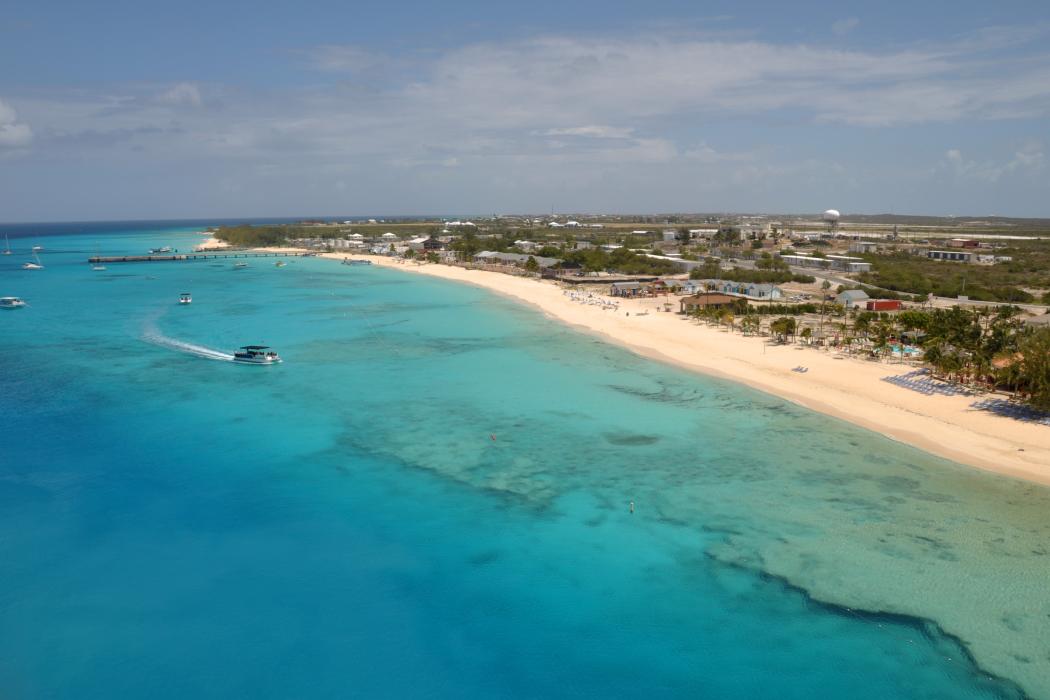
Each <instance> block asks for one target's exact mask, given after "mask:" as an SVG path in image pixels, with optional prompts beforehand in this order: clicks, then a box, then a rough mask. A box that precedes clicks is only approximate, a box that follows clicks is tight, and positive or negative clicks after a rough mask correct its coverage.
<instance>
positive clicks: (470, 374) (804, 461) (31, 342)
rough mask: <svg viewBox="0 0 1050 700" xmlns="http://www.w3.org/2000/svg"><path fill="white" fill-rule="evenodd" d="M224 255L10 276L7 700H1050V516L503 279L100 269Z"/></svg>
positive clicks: (110, 239)
mask: <svg viewBox="0 0 1050 700" xmlns="http://www.w3.org/2000/svg"><path fill="white" fill-rule="evenodd" d="M198 240H199V238H198V237H195V236H192V235H190V234H189V233H187V232H184V231H174V230H169V231H154V232H148V231H141V232H133V233H122V234H120V235H115V234H114V235H105V234H103V233H98V232H96V233H93V234H91V235H90V236H83V235H81V236H70V237H65V238H62V237H51V238H48V239H47V240H46V241H44V243H43V244H44V245H46V246H47V248H48V250H46V251H45V252H44V253H43V262H44V263H45V265H46V266H47V269H46V270H44V271H40V272H24V271H22V270H20V269H18V265H20V263H21V262H22V258H23V257H24V254H20V255H15V256H11V258H13V259H2V258H0V295H8V294H14V295H18V296H22V297H24V298H25V299H27V301H29V303H30V306H29V307H28V308H26V309H23V310H19V311H5V312H2V315H0V419H2V420H3V424H4V425H5V426H6V435H7V436H8V438H7V439H5V442H4V449H3V450H2V452H0V567H2V568H0V695H2V696H4V697H13V698H35V697H57V698H91V697H143V696H147V695H148V696H151V697H154V698H163V697H180V698H181V697H187V696H194V697H230V696H248V697H273V698H286V697H345V696H347V695H357V696H363V697H370V696H381V697H420V696H423V697H455V698H463V697H591V696H596V695H604V696H617V697H634V696H642V695H646V696H657V697H677V696H686V695H688V696H696V695H702V696H708V697H761V696H773V695H776V696H778V697H789V698H790V697H797V698H804V697H805V698H809V697H814V696H817V695H820V696H824V697H842V696H851V697H858V698H886V697H921V698H959V697H975V698H977V697H981V698H984V697H988V698H998V697H1018V696H1020V695H1021V694H1022V693H1023V692H1027V693H1028V694H1030V695H1032V696H1037V697H1050V672H1048V669H1050V633H1048V631H1047V630H1048V629H1050V617H1048V616H1050V603H1048V600H1050V597H1048V596H1046V595H1045V574H1046V571H1047V570H1048V567H1047V563H1048V559H1047V547H1048V544H1047V543H1048V542H1050V524H1048V520H1047V518H1046V513H1047V512H1048V508H1047V507H1048V506H1050V490H1048V489H1046V488H1043V487H1038V486H1033V485H1028V484H1024V483H1021V482H1016V481H1012V480H1008V479H1004V478H998V477H993V476H991V475H987V474H983V473H979V472H976V471H973V470H970V469H968V468H965V467H962V466H959V465H955V464H952V463H950V462H946V461H944V460H941V459H938V458H935V457H931V456H929V455H926V454H924V453H921V452H919V451H917V450H913V449H910V448H907V447H905V446H902V445H899V444H896V443H893V442H891V441H889V440H886V439H884V438H881V437H879V436H877V435H874V434H872V433H869V432H866V431H863V430H860V429H857V428H853V427H851V426H848V425H846V424H843V423H840V422H838V421H835V420H832V419H828V418H826V417H824V416H821V415H818V414H815V413H812V412H809V411H806V410H804V409H801V408H799V407H796V406H794V405H792V404H789V403H787V402H784V401H781V400H779V399H775V398H773V397H770V396H767V395H764V394H761V393H758V392H755V391H753V390H750V389H748V388H746V387H741V386H737V385H734V384H731V383H728V382H724V381H720V380H714V379H709V378H704V377H697V376H692V375H689V374H687V373H684V372H682V371H679V370H677V369H674V368H669V367H664V366H661V365H658V364H656V363H653V362H650V361H647V360H643V359H640V358H637V357H635V356H633V355H631V354H629V353H627V352H625V351H622V350H620V349H618V348H615V347H612V346H610V345H608V344H605V343H602V342H599V341H597V340H595V339H592V338H589V337H586V336H582V335H579V334H577V333H575V332H572V331H569V330H567V329H565V328H562V327H560V326H557V325H553V324H552V323H551V322H550V321H549V320H547V319H546V318H544V317H543V316H541V315H540V314H537V313H535V312H533V311H532V310H530V309H526V308H522V307H520V306H517V305H514V304H513V303H511V302H509V301H507V300H504V299H501V298H498V297H495V296H493V295H491V294H489V293H486V292H484V291H482V290H478V289H475V288H472V287H467V286H459V285H454V284H451V283H446V282H442V281H438V280H432V279H424V278H419V277H416V276H412V275H410V274H408V273H402V272H398V271H390V270H380V269H368V268H361V267H345V266H340V265H337V264H335V263H332V262H330V261H322V260H301V259H294V260H293V259H289V261H288V265H287V267H284V268H280V269H278V268H275V267H274V266H273V264H272V261H264V260H259V261H252V263H251V267H249V268H247V269H242V270H234V269H233V268H232V262H230V263H223V264H218V263H217V264H210V263H178V264H176V263H165V264H143V265H110V266H109V269H108V270H107V271H106V272H101V273H100V272H92V271H91V270H90V267H89V266H88V265H87V264H86V263H84V262H83V260H84V258H85V257H86V254H85V253H87V254H90V253H93V252H95V250H96V248H97V249H98V250H100V251H102V252H103V253H105V252H121V253H139V252H144V251H145V250H147V249H148V248H151V247H156V246H159V245H174V246H175V247H179V248H184V247H185V248H188V247H190V246H191V245H192V244H193V243H195V242H197V241H198ZM12 245H13V246H15V247H16V248H28V245H31V243H30V242H29V241H27V240H25V239H13V240H12ZM62 251H68V252H62ZM183 291H191V292H192V293H193V297H194V303H193V304H192V305H191V306H189V307H179V306H178V305H177V304H176V301H177V298H178V294H179V293H180V292H183ZM157 336H162V337H163V338H166V339H168V340H170V341H173V342H172V343H167V344H164V343H161V344H158V343H157V342H156V337H157ZM147 338H153V340H154V342H147ZM247 343H263V344H272V345H274V346H275V347H276V348H277V349H278V350H279V351H280V352H281V354H282V355H283V356H284V358H285V363H284V364H283V365H280V366H277V367H247V366H240V365H235V364H233V363H230V362H225V361H221V360H219V359H209V358H208V357H204V356H202V353H200V352H195V353H194V352H185V351H184V350H185V349H186V348H185V347H182V348H180V346H179V344H189V345H192V346H199V347H203V348H209V349H212V350H216V351H219V352H229V351H231V350H232V349H233V348H235V347H237V346H239V345H243V344H247ZM631 501H633V502H634V503H635V512H634V513H633V515H632V514H631V513H630V512H629V509H628V504H629V502H631ZM971 655H972V658H971Z"/></svg>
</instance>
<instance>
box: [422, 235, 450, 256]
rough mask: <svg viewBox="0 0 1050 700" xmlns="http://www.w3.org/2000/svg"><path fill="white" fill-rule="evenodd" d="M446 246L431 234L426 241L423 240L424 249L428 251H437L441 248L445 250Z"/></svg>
mask: <svg viewBox="0 0 1050 700" xmlns="http://www.w3.org/2000/svg"><path fill="white" fill-rule="evenodd" d="M444 248H445V244H444V243H442V242H441V241H439V240H438V239H436V238H434V237H433V236H430V237H429V238H427V239H426V240H425V241H423V250H424V251H426V252H427V253H436V252H437V251H439V250H444Z"/></svg>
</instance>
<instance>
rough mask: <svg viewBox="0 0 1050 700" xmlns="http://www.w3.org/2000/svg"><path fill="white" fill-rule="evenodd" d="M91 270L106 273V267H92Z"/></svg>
mask: <svg viewBox="0 0 1050 700" xmlns="http://www.w3.org/2000/svg"><path fill="white" fill-rule="evenodd" d="M91 269H92V270H94V271H95V272H105V271H106V266H105V265H92V266H91Z"/></svg>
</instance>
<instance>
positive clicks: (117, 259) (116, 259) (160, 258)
mask: <svg viewBox="0 0 1050 700" xmlns="http://www.w3.org/2000/svg"><path fill="white" fill-rule="evenodd" d="M314 255H316V253H235V252H229V253H178V254H176V255H114V256H101V257H100V256H95V257H92V258H88V262H89V263H92V264H98V263H103V264H105V263H136V262H193V261H195V260H220V259H225V258H309V257H313V256H314Z"/></svg>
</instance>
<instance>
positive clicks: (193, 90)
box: [157, 83, 201, 107]
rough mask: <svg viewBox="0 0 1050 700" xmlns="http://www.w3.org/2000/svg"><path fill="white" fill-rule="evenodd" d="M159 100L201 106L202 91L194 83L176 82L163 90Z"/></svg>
mask: <svg viewBox="0 0 1050 700" xmlns="http://www.w3.org/2000/svg"><path fill="white" fill-rule="evenodd" d="M157 100H158V101H160V102H163V103H165V104H170V105H190V106H193V107H200V105H201V91H200V88H198V87H197V86H196V85H195V84H193V83H176V84H175V85H173V86H172V87H171V88H169V89H168V90H165V91H164V92H162V93H161V94H160V95H159V96H158V97H157Z"/></svg>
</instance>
